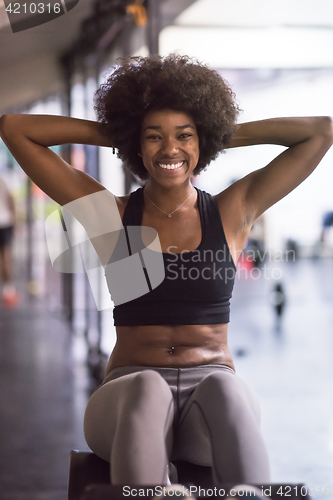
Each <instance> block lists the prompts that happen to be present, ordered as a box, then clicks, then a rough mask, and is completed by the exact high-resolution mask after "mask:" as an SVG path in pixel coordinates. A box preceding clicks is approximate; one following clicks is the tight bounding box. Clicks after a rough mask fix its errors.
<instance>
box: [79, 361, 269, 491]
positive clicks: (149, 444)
mask: <svg viewBox="0 0 333 500" xmlns="http://www.w3.org/2000/svg"><path fill="white" fill-rule="evenodd" d="M259 425H260V408H259V403H258V400H257V397H256V395H255V393H254V392H253V390H252V389H251V388H250V387H249V386H248V385H247V384H246V383H245V382H244V381H243V380H242V379H241V378H239V377H238V376H237V375H236V374H235V373H234V371H233V370H232V369H231V368H229V367H228V366H223V365H202V366H197V367H193V368H159V367H157V368H155V367H154V368H150V367H142V366H128V367H123V368H116V369H114V370H112V371H111V372H110V373H109V375H108V376H107V377H106V379H105V380H104V382H103V384H102V385H101V386H100V387H99V388H98V389H97V390H96V392H94V394H93V395H92V396H91V398H90V400H89V402H88V405H87V409H86V413H85V419H84V430H85V437H86V441H87V443H88V445H89V447H90V448H91V449H92V450H93V451H94V452H95V453H96V454H97V455H98V456H100V457H101V458H103V459H104V460H107V461H109V462H110V472H111V482H112V484H114V485H116V484H118V485H127V484H129V485H130V484H137V485H151V484H166V483H167V465H168V463H169V461H170V460H175V459H180V460H186V461H188V462H192V463H195V464H199V465H211V466H212V468H213V477H214V481H215V482H220V483H222V482H234V481H235V482H241V483H263V484H264V483H268V482H269V465H268V456H267V452H266V448H265V445H264V442H263V439H262V437H261V434H260V430H259Z"/></svg>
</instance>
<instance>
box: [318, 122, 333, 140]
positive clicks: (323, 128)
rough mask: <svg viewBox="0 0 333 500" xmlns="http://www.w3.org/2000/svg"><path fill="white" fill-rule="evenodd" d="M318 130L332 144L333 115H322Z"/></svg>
mask: <svg viewBox="0 0 333 500" xmlns="http://www.w3.org/2000/svg"><path fill="white" fill-rule="evenodd" d="M318 132H319V133H320V134H321V135H323V136H325V137H327V139H328V140H330V142H331V144H332V143H333V118H332V116H322V117H320V125H319V126H318Z"/></svg>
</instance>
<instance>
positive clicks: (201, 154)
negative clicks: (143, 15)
mask: <svg viewBox="0 0 333 500" xmlns="http://www.w3.org/2000/svg"><path fill="white" fill-rule="evenodd" d="M96 109H97V113H98V118H99V123H95V122H91V121H86V120H77V119H72V118H66V117H55V116H33V115H31V116H24V115H16V116H15V115H13V116H4V117H2V119H1V134H2V137H3V139H4V141H5V143H6V144H7V146H8V147H9V149H10V150H11V152H12V153H13V155H14V156H15V158H16V159H17V161H18V162H19V163H20V165H21V166H22V168H23V169H24V170H25V171H26V172H27V174H28V175H29V176H30V177H31V179H32V180H33V181H34V182H35V183H36V184H37V185H38V186H39V187H40V188H41V189H42V190H44V191H45V192H46V193H47V194H48V195H49V196H50V197H51V198H53V199H54V200H55V201H56V202H58V203H59V204H61V205H65V204H67V203H69V202H72V201H74V200H77V199H79V198H82V197H84V196H87V195H90V194H93V193H96V192H99V191H102V190H104V187H103V186H102V185H100V184H99V183H98V182H97V181H96V180H94V179H92V178H91V177H89V176H88V175H86V174H85V173H83V172H81V171H77V170H75V169H73V168H72V167H71V166H70V165H68V164H67V163H66V162H64V160H62V159H61V158H59V157H58V156H57V155H56V154H55V153H53V152H52V151H50V150H49V149H48V147H49V146H52V145H55V144H64V143H81V144H94V145H97V146H109V147H116V148H118V151H119V153H118V154H119V156H120V158H122V159H123V160H124V161H125V163H126V164H127V165H128V166H129V168H131V170H132V171H133V173H135V174H136V175H138V176H139V177H140V178H141V179H142V180H145V186H144V189H139V190H137V191H136V192H135V193H132V194H131V195H130V196H124V197H117V198H116V202H117V207H118V210H119V213H120V215H121V217H122V222H123V224H124V226H133V225H134V226H135V225H139V226H140V225H142V226H148V227H152V228H154V229H155V230H156V231H157V232H158V235H159V239H160V243H161V248H162V251H163V259H164V265H165V279H164V280H163V282H162V283H161V285H159V286H157V287H156V288H155V289H154V290H152V291H150V292H149V293H147V294H145V295H143V296H141V297H139V298H137V299H135V300H132V301H129V302H126V303H123V304H121V305H118V306H117V307H116V308H115V312H114V317H115V325H116V329H117V343H116V346H115V348H114V351H113V353H112V355H111V358H110V361H109V364H108V366H107V373H106V378H105V380H104V383H103V384H102V386H101V387H99V388H98V389H97V391H96V392H95V393H94V394H93V395H92V397H91V399H90V401H89V403H88V406H87V410H86V415H85V434H86V439H87V442H88V444H89V446H90V447H91V448H92V450H93V451H94V452H95V453H97V454H98V455H99V456H100V457H102V458H104V459H105V460H108V461H110V464H111V481H112V483H113V484H123V485H126V484H165V483H166V482H167V464H168V462H169V460H170V459H175V458H177V459H183V460H187V461H190V462H193V463H198V464H202V465H212V468H213V475H214V479H215V481H216V482H234V481H237V482H248V483H265V482H266V483H267V482H268V481H269V466H268V458H267V453H266V450H265V446H264V443H263V440H262V437H261V435H260V431H259V419H260V416H259V405H258V401H257V399H256V396H255V395H254V393H253V392H252V390H251V389H250V388H249V387H248V386H247V384H246V383H245V382H244V381H243V380H241V379H240V378H239V377H238V376H237V375H236V374H235V368H234V364H233V361H232V357H231V354H230V351H229V349H228V344H227V330H228V322H229V300H230V297H231V293H232V286H233V280H234V275H235V267H236V263H237V259H238V257H239V255H240V253H241V251H242V248H243V246H244V244H245V242H246V239H247V237H248V234H249V231H250V229H251V226H252V224H253V222H254V221H255V220H256V219H257V218H258V217H259V216H260V215H261V214H262V213H263V212H264V211H265V210H267V208H269V207H270V206H271V205H273V204H274V203H276V202H277V201H278V200H280V199H281V198H283V197H284V196H285V195H287V194H288V193H289V192H290V191H291V190H292V189H294V188H295V187H296V186H297V185H298V184H300V183H301V182H302V181H303V180H304V179H305V178H306V177H307V176H308V175H309V174H310V173H311V172H312V171H313V169H314V168H315V167H316V166H317V164H318V163H319V162H320V160H321V159H322V157H323V156H324V154H325V153H326V151H327V150H328V149H329V147H330V146H331V144H332V137H333V132H332V120H331V119H330V118H328V117H319V118H276V119H269V120H262V121H257V122H252V123H244V124H241V125H238V126H237V127H236V125H235V124H236V118H237V114H238V108H237V106H236V105H235V102H234V96H233V94H232V92H231V90H230V89H229V88H228V86H227V85H226V83H225V82H224V81H223V79H222V78H221V77H220V76H219V75H218V74H217V73H216V72H214V71H212V70H210V69H208V68H207V67H205V66H203V65H201V64H198V63H197V62H193V61H192V60H191V59H189V58H187V57H181V56H176V55H171V56H168V57H167V58H165V59H162V58H160V57H157V56H154V57H148V58H133V59H129V60H127V61H125V62H124V64H123V65H122V66H121V67H119V68H118V69H117V70H116V71H115V72H114V73H113V74H112V75H111V77H110V78H109V79H108V81H107V82H106V83H105V84H104V85H102V86H101V88H100V89H99V91H98V92H97V96H96ZM254 144H279V145H283V146H286V148H287V149H286V150H285V151H284V152H283V153H282V154H280V155H279V156H278V157H277V158H275V159H274V160H273V161H272V162H271V163H270V164H269V165H267V166H266V167H265V168H262V169H260V170H256V171H254V172H252V173H251V174H249V175H247V176H246V177H244V178H243V179H241V180H239V181H238V182H235V183H234V184H232V185H231V186H230V187H229V188H227V189H226V190H224V191H222V192H221V193H219V194H218V195H217V196H214V197H211V196H210V195H208V194H207V193H204V192H202V191H200V190H197V189H194V187H193V186H192V184H191V176H192V175H198V174H199V172H200V171H201V170H202V169H203V168H205V167H206V166H207V165H208V164H209V162H210V161H211V160H212V159H214V158H215V157H216V156H217V154H218V153H219V152H220V151H221V150H223V149H224V148H226V147H229V148H230V147H240V146H249V145H254ZM221 256H222V257H221ZM193 267H195V269H196V270H197V271H196V272H194V273H193V271H192V270H191V269H192V268H193ZM194 275H195V276H197V277H196V278H195V279H194Z"/></svg>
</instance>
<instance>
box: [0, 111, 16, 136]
mask: <svg viewBox="0 0 333 500" xmlns="http://www.w3.org/2000/svg"><path fill="white" fill-rule="evenodd" d="M14 117H15V115H2V116H1V117H0V135H1V138H2V139H3V140H4V141H5V140H6V139H8V138H10V136H11V134H12V133H13V131H14V129H15V126H14V124H13V122H14V121H15V118H14Z"/></svg>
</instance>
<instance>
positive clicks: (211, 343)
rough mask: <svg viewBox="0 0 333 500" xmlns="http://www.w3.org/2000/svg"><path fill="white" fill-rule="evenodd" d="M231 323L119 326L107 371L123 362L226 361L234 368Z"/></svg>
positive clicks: (186, 363) (184, 364) (169, 364)
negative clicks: (230, 333)
mask: <svg viewBox="0 0 333 500" xmlns="http://www.w3.org/2000/svg"><path fill="white" fill-rule="evenodd" d="M227 334H228V324H220V325H176V326H121V327H117V342H116V345H115V348H114V350H113V352H112V354H111V357H110V360H109V362H108V365H107V369H106V374H108V373H109V372H110V371H111V370H113V369H114V368H118V367H121V366H155V367H176V368H182V367H192V366H199V365H207V364H219V365H221V364H223V365H227V366H230V367H231V368H232V369H233V370H234V369H235V367H234V364H233V361H232V357H231V353H230V350H229V348H228V344H227Z"/></svg>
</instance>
